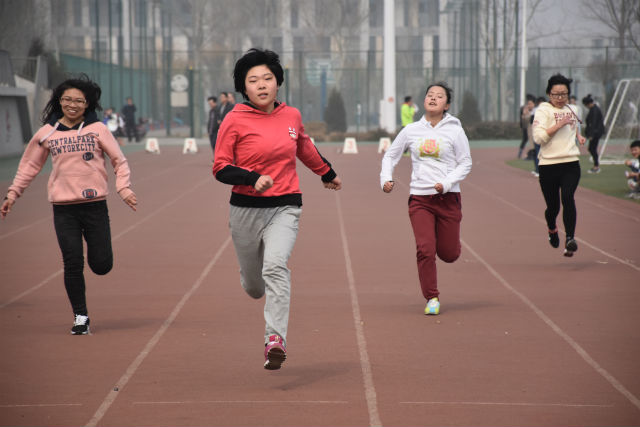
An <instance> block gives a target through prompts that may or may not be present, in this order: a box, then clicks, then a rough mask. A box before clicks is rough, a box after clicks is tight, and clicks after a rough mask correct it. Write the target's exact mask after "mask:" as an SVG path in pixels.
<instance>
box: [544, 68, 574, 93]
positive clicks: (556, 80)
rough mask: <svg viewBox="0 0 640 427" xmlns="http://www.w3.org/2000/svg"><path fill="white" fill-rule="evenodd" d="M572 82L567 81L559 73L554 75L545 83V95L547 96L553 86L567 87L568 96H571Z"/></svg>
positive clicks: (570, 80)
mask: <svg viewBox="0 0 640 427" xmlns="http://www.w3.org/2000/svg"><path fill="white" fill-rule="evenodd" d="M572 82H573V79H568V78H566V77H565V76H563V75H562V74H560V73H558V74H554V75H553V76H551V77H550V78H549V81H548V82H547V91H546V92H545V93H546V94H547V95H548V94H550V93H551V88H552V87H554V86H555V85H565V86H566V87H567V92H568V94H569V95H571V83H572Z"/></svg>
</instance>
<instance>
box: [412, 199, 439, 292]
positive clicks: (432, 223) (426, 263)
mask: <svg viewBox="0 0 640 427" xmlns="http://www.w3.org/2000/svg"><path fill="white" fill-rule="evenodd" d="M431 199H432V197H430V196H413V195H412V196H410V197H409V219H410V220H411V226H412V227H413V235H414V237H415V239H416V258H417V263H418V278H419V279H420V288H421V289H422V295H423V296H424V297H425V299H427V300H430V299H431V298H435V297H437V296H438V295H439V292H438V278H437V271H436V217H435V213H434V210H433V208H432V206H431V202H432V201H431Z"/></svg>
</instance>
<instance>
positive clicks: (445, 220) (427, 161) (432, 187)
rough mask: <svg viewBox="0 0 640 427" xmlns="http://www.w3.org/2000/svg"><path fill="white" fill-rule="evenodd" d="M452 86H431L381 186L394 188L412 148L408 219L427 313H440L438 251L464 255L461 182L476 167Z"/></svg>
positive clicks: (443, 255)
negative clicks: (401, 164) (455, 109)
mask: <svg viewBox="0 0 640 427" xmlns="http://www.w3.org/2000/svg"><path fill="white" fill-rule="evenodd" d="M451 96H452V90H451V89H450V88H449V87H448V86H447V84H446V83H435V84H432V85H430V86H429V87H428V88H427V93H426V96H425V98H424V109H425V115H424V116H423V117H422V118H421V119H420V120H419V121H417V122H414V123H411V124H409V125H407V126H406V127H405V128H403V129H402V130H401V131H400V133H399V134H398V136H397V137H396V139H395V140H394V141H393V144H391V147H389V149H388V150H387V152H386V153H385V155H384V157H383V159H382V170H381V171H380V186H381V187H382V190H383V191H384V192H385V193H390V192H391V191H392V190H393V187H394V182H393V169H394V168H395V166H396V165H397V164H398V161H399V160H400V158H401V157H402V153H403V152H404V151H405V150H410V151H411V162H412V173H411V184H410V195H409V218H410V220H411V226H412V227H413V234H414V236H415V239H416V251H417V261H418V277H419V279H420V287H421V288H422V294H423V295H424V297H425V299H426V300H427V306H426V308H425V310H424V313H425V314H438V313H439V312H440V301H439V294H440V293H439V291H438V280H437V274H436V255H438V257H439V258H440V259H441V260H443V261H444V262H454V261H455V260H456V259H458V257H459V256H460V249H461V248H460V221H461V220H462V206H461V198H460V182H461V181H462V180H463V179H464V178H465V177H466V176H467V175H468V174H469V172H470V171H471V153H470V150H469V140H468V139H467V136H466V135H465V133H464V130H463V129H462V125H461V124H460V120H458V119H457V118H455V117H453V116H452V115H450V114H449V113H447V110H449V105H450V104H451Z"/></svg>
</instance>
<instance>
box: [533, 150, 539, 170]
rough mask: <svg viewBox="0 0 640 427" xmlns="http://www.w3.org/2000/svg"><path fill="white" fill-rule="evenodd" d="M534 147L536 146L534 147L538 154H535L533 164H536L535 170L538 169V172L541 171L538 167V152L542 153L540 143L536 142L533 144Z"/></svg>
mask: <svg viewBox="0 0 640 427" xmlns="http://www.w3.org/2000/svg"><path fill="white" fill-rule="evenodd" d="M533 148H534V149H535V151H536V155H535V157H534V158H533V165H534V166H535V171H536V173H539V172H540V171H539V169H538V154H540V144H535V143H534V144H533Z"/></svg>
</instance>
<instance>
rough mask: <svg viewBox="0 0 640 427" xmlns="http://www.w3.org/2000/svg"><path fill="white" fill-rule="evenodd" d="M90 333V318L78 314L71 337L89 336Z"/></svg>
mask: <svg viewBox="0 0 640 427" xmlns="http://www.w3.org/2000/svg"><path fill="white" fill-rule="evenodd" d="M88 333H89V317H88V316H83V315H82V314H76V319H75V320H74V322H73V327H72V328H71V335H87V334H88Z"/></svg>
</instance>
